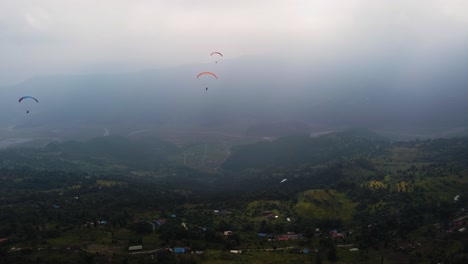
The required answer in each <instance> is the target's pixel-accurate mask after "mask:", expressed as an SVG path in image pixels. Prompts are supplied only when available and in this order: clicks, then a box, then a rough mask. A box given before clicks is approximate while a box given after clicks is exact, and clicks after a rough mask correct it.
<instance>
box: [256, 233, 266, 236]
mask: <svg viewBox="0 0 468 264" xmlns="http://www.w3.org/2000/svg"><path fill="white" fill-rule="evenodd" d="M258 236H259V237H266V236H267V234H265V233H258Z"/></svg>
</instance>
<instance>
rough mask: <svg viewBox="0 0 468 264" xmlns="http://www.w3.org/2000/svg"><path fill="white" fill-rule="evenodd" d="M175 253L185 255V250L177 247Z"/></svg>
mask: <svg viewBox="0 0 468 264" xmlns="http://www.w3.org/2000/svg"><path fill="white" fill-rule="evenodd" d="M174 253H185V248H182V247H175V248H174Z"/></svg>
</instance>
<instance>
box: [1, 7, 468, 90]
mask: <svg viewBox="0 0 468 264" xmlns="http://www.w3.org/2000/svg"><path fill="white" fill-rule="evenodd" d="M0 5H1V8H0V58H1V59H2V64H1V66H0V84H1V85H5V84H10V83H14V82H19V81H21V80H24V79H26V78H30V77H33V76H38V75H51V74H64V73H65V74H80V73H89V72H98V73H99V72H119V71H132V70H139V69H145V68H151V67H153V68H154V67H166V66H172V65H179V64H193V63H204V62H207V60H208V59H209V58H207V56H206V54H207V53H209V52H211V51H213V50H220V51H223V52H224V53H225V54H226V56H227V58H228V59H229V58H236V57H242V56H251V55H265V56H280V57H286V58H289V59H291V60H290V62H291V63H295V64H297V63H305V64H307V63H308V62H310V61H318V60H320V58H323V56H330V54H331V55H332V56H342V57H346V56H351V55H352V54H361V55H363V56H367V57H379V56H384V57H391V56H392V55H394V54H395V55H399V56H401V54H405V56H407V64H406V65H405V69H402V70H404V71H406V72H408V74H410V75H412V74H417V73H414V71H415V69H419V68H420V67H421V66H425V67H431V66H430V65H432V64H431V63H430V62H431V61H438V62H439V63H440V62H442V63H443V62H444V58H445V55H446V54H447V53H451V54H454V53H456V52H460V53H466V52H465V51H466V50H467V48H466V47H468V46H467V44H468V41H467V40H468V16H466V13H467V12H468V2H467V1H464V0H391V1H390V0H382V1H379V0H346V1H343V0H326V1H325V0H320V1H314V0H291V1H284V0H237V1H221V0H201V1H192V0H179V1H176V0H171V1H169V0H168V1H156V0H148V1H145V0H140V1H129V0H125V1H124V0H99V1H95V0H67V1H63V0H40V1H26V0H1V4H0ZM428 62H429V63H428ZM321 63H323V64H326V63H327V62H326V61H322V62H321ZM405 81H406V80H405Z"/></svg>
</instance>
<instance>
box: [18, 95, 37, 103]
mask: <svg viewBox="0 0 468 264" xmlns="http://www.w3.org/2000/svg"><path fill="white" fill-rule="evenodd" d="M27 98H31V99H33V100H34V101H36V103H39V101H38V100H37V99H36V98H34V97H32V96H23V97H21V98H20V99H19V100H18V102H19V103H21V101H23V100H24V99H27Z"/></svg>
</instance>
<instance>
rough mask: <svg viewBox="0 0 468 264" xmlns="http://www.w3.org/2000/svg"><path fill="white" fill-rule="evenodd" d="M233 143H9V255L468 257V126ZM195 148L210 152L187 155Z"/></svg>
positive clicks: (5, 154)
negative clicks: (451, 130)
mask: <svg viewBox="0 0 468 264" xmlns="http://www.w3.org/2000/svg"><path fill="white" fill-rule="evenodd" d="M223 149H224V148H223V146H222V145H219V144H215V143H206V144H192V145H188V146H182V147H176V146H175V145H172V144H170V143H167V142H164V141H162V140H159V139H155V138H140V139H135V140H129V139H127V138H121V137H108V138H97V139H94V140H91V141H88V142H65V143H54V144H49V145H48V146H46V147H44V148H41V149H37V148H35V149H26V148H18V149H8V150H4V151H1V152H0V157H1V158H2V162H1V163H0V239H2V238H5V239H6V240H0V241H1V242H0V263H52V262H58V263H106V262H109V259H110V258H112V262H116V263H381V261H383V263H434V262H443V263H465V262H466V260H467V257H468V256H467V255H468V254H467V251H466V249H467V248H468V246H467V241H468V240H467V239H468V237H467V234H468V233H467V232H460V231H458V230H459V229H460V228H462V227H463V225H466V223H465V224H463V222H456V221H455V219H457V218H460V217H464V216H467V213H466V211H465V210H464V209H463V208H467V207H466V204H467V201H468V198H467V196H466V190H467V187H468V165H467V163H466V161H467V160H468V139H466V138H463V139H444V140H426V141H415V142H389V141H386V140H384V139H382V138H379V137H375V136H372V134H369V133H367V132H365V131H351V132H342V133H334V134H328V135H325V136H322V137H318V138H309V137H308V136H295V137H288V138H283V139H279V140H276V141H272V142H268V143H265V142H264V143H256V144H252V145H245V146H239V147H237V150H233V154H232V156H231V157H229V158H228V159H227V160H226V162H225V163H224V165H223V166H222V168H219V167H218V166H216V165H215V163H219V162H220V160H221V159H224V155H225V153H224V152H223ZM205 150H206V154H207V157H208V156H210V157H211V158H206V160H204V158H203V156H202V158H200V157H199V156H200V153H201V154H203V153H205ZM184 152H185V153H186V154H187V153H198V154H197V155H194V156H193V158H192V159H191V160H189V161H187V160H186V163H191V164H186V165H187V166H183V163H181V160H180V159H179V158H178V157H180V156H181V155H183V153H184ZM217 155H218V156H219V157H218V161H217V162H215V163H213V164H210V165H206V166H205V165H204V166H198V165H197V164H198V163H203V162H205V163H206V164H208V160H210V159H211V160H214V158H213V157H214V156H217ZM244 155H246V156H248V157H251V158H252V159H250V160H249V159H247V158H244V157H243V156H244ZM195 156H197V157H198V158H196V157H195ZM221 157H223V158H221ZM197 166H198V167H197ZM207 168H208V169H207ZM283 179H287V180H286V181H283ZM457 195H460V196H459V198H458V199H456V200H455V199H454V198H455V197H456V196H457ZM334 230H336V232H335V231H334ZM227 231H230V232H227ZM138 245H142V247H143V249H142V250H139V251H138V250H137V251H135V252H133V251H132V252H130V251H129V250H128V247H129V246H138ZM175 247H184V248H187V250H188V251H190V252H194V253H193V254H190V253H186V254H175V253H173V252H171V251H170V250H169V249H171V250H174V248H175ZM189 248H190V249H189ZM351 248H358V249H359V250H358V251H350V250H349V249H351ZM304 249H307V250H308V251H307V254H304ZM230 250H241V251H242V253H241V254H235V253H231V252H230ZM196 251H203V253H200V252H199V254H197V253H196Z"/></svg>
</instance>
